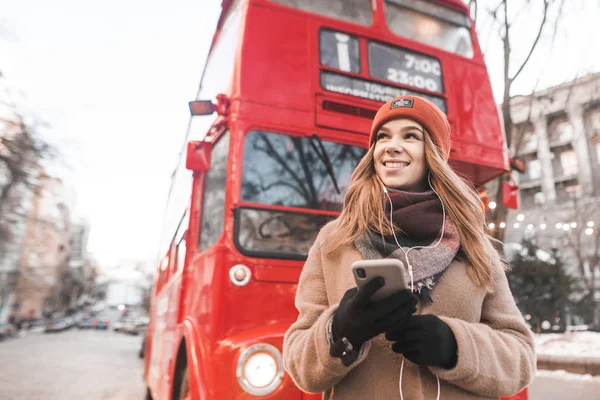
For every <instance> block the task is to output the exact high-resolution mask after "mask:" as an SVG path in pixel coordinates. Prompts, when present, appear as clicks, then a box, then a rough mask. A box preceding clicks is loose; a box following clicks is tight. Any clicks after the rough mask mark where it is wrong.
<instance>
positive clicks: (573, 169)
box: [560, 150, 579, 176]
mask: <svg viewBox="0 0 600 400" xmlns="http://www.w3.org/2000/svg"><path fill="white" fill-rule="evenodd" d="M560 165H561V167H562V170H563V173H564V174H565V175H567V176H573V175H577V173H578V172H579V162H578V161H577V153H575V150H568V151H563V152H562V153H560Z"/></svg>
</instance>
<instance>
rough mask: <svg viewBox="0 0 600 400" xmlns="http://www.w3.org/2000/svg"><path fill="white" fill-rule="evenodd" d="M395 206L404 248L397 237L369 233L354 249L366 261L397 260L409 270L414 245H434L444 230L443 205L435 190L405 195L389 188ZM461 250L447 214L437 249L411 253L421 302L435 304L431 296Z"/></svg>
mask: <svg viewBox="0 0 600 400" xmlns="http://www.w3.org/2000/svg"><path fill="white" fill-rule="evenodd" d="M389 195H390V198H391V200H392V204H393V210H394V211H393V213H392V215H393V221H394V225H395V227H396V237H397V238H398V243H400V246H402V249H404V251H402V250H401V249H400V248H398V245H397V244H396V240H395V239H394V236H388V237H385V238H384V237H382V236H381V234H379V233H375V232H368V233H367V234H365V235H363V236H362V237H361V238H359V239H358V240H357V241H356V243H355V246H356V248H357V250H358V251H359V252H360V253H361V255H362V256H363V258H364V259H366V260H369V259H380V258H397V259H399V260H401V261H402V262H403V263H404V265H406V267H407V273H406V278H407V282H410V276H409V275H408V262H407V260H406V255H405V252H408V251H409V249H410V248H412V247H414V246H429V245H432V244H433V245H435V244H436V243H437V242H438V240H439V238H440V233H441V229H442V215H443V214H442V203H441V201H440V199H439V198H438V196H437V195H436V194H435V193H434V192H433V191H427V192H422V193H410V192H403V191H401V190H395V189H389ZM389 207H390V205H389V203H388V204H387V205H386V215H388V216H389V215H390V208H389ZM459 248H460V241H459V235H458V231H457V230H456V227H455V226H454V224H453V223H452V221H450V219H449V217H448V216H447V215H446V224H445V228H444V232H443V236H442V240H441V242H440V243H439V245H438V246H436V247H431V248H417V249H413V250H410V252H408V259H409V260H410V265H411V266H412V267H413V276H414V282H413V283H414V289H415V292H416V293H417V294H418V296H419V298H420V299H421V300H422V301H426V302H429V303H431V302H433V300H432V299H431V296H430V294H429V292H430V290H432V289H433V287H434V286H435V284H436V283H437V282H438V280H439V279H440V277H441V276H442V274H443V273H444V271H445V270H446V268H447V267H448V265H450V263H451V262H452V261H453V260H454V258H455V257H456V254H457V253H458V250H459Z"/></svg>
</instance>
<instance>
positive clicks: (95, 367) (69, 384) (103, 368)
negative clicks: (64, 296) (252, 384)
mask: <svg viewBox="0 0 600 400" xmlns="http://www.w3.org/2000/svg"><path fill="white" fill-rule="evenodd" d="M140 342H141V337H139V336H129V335H124V334H119V333H114V332H112V331H96V330H85V331H79V330H77V329H71V330H69V331H66V332H59V333H53V334H44V333H36V332H28V333H26V334H25V335H24V336H22V337H19V338H15V339H10V340H5V341H3V342H0V360H2V362H0V399H2V400H38V399H39V400H54V399H56V400H59V399H60V400H64V399H92V400H136V399H140V400H142V399H143V398H144V384H143V381H142V362H141V360H140V359H139V358H138V354H137V353H138V350H139V346H140ZM529 399H530V400H547V399H552V400H569V399H586V400H592V399H600V377H595V378H592V377H590V376H583V375H573V374H565V373H560V372H551V371H540V372H539V374H538V378H537V379H536V380H535V382H534V383H533V385H532V386H531V387H530V396H529Z"/></svg>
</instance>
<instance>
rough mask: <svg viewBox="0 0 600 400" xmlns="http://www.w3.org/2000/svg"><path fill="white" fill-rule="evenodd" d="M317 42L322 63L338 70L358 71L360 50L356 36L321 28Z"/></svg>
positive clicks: (356, 72)
mask: <svg viewBox="0 0 600 400" xmlns="http://www.w3.org/2000/svg"><path fill="white" fill-rule="evenodd" d="M319 42H320V45H319V48H320V56H321V57H320V58H321V64H322V65H327V66H328V67H331V68H335V69H339V70H340V71H345V72H354V73H355V74H358V73H360V50H359V46H358V38H357V37H356V36H352V35H348V34H346V33H343V32H335V31H331V30H329V29H321V32H320V34H319Z"/></svg>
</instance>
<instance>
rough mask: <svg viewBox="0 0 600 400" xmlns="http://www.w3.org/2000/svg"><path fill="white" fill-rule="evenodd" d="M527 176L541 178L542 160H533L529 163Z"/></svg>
mask: <svg viewBox="0 0 600 400" xmlns="http://www.w3.org/2000/svg"><path fill="white" fill-rule="evenodd" d="M527 176H529V179H539V178H540V177H541V176H542V164H541V163H540V160H531V161H529V162H528V163H527Z"/></svg>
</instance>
